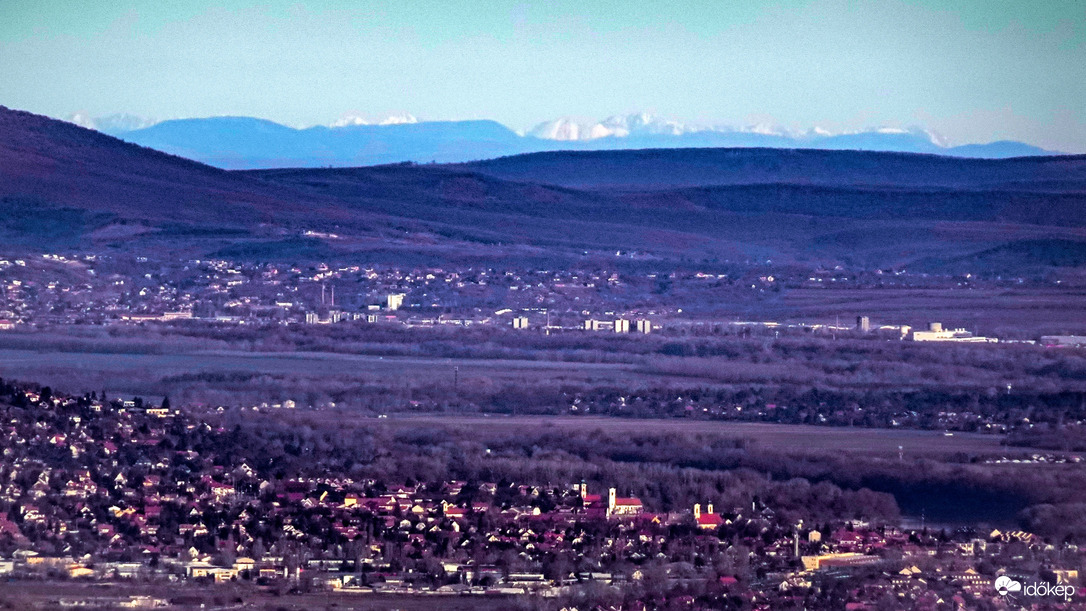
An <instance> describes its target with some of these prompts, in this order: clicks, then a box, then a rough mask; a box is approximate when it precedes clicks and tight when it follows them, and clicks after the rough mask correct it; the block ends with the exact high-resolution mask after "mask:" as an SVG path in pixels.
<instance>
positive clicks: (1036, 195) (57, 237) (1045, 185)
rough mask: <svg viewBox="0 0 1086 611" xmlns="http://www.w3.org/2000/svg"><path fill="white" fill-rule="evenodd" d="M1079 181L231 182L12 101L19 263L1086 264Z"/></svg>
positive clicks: (570, 169) (716, 174)
mask: <svg viewBox="0 0 1086 611" xmlns="http://www.w3.org/2000/svg"><path fill="white" fill-rule="evenodd" d="M362 127H365V126H362ZM269 129H274V128H273V127H269ZM1083 185H1086V158H1083V157H1048V158H1045V157H1038V158H1029V159H1025V158H1023V159H1012V160H1000V161H985V160H962V159H953V158H944V157H936V156H930V155H907V154H896V153H861V152H839V151H817V150H802V151H797V150H774V149H690V150H661V151H611V152H592V153H588V152H579V153H569V152H560V153H538V154H529V155H521V156H515V157H508V158H501V159H495V160H492V161H487V162H477V163H471V164H462V165H425V166H418V165H413V164H401V165H391V166H376V167H361V168H340V169H300V168H295V169H277V170H254V171H224V170H219V169H215V168H212V167H209V166H206V165H202V164H199V163H195V162H192V161H188V160H185V159H182V158H179V157H175V156H171V155H168V154H164V153H161V152H157V151H154V150H150V149H147V148H143V147H140V146H136V145H133V144H129V143H125V142H122V141H120V140H117V139H115V138H112V137H109V136H105V135H103V134H100V133H97V132H94V131H91V130H87V129H83V128H80V127H77V126H74V125H71V124H67V123H63V122H59V121H54V120H51V119H47V118H44V117H40V116H36V115H32V114H29V113H24V112H19V111H12V110H8V109H2V108H0V239H3V240H4V241H5V249H6V252H4V253H3V254H6V255H11V254H14V252H15V251H19V252H23V251H30V252H46V251H57V250H74V251H84V252H85V251H88V250H91V251H99V250H100V251H107V252H108V251H118V250H120V251H128V252H150V253H184V254H186V255H191V254H201V255H206V254H212V255H222V256H231V257H238V258H249V259H265V260H266V259H290V260H306V259H310V260H312V259H322V260H331V259H335V260H356V261H361V260H364V261H387V262H397V263H401V264H405V263H413V262H423V261H426V262H441V261H450V260H456V261H490V262H494V261H503V262H506V263H508V262H512V261H522V262H525V261H531V262H544V261H546V262H559V263H561V262H566V263H568V262H570V261H575V260H582V259H583V258H584V257H585V256H589V257H593V258H598V259H600V260H601V261H608V260H609V261H611V262H615V261H619V262H625V264H631V263H630V262H631V261H636V262H637V264H638V265H656V266H660V267H668V266H672V267H673V266H674V265H676V264H683V265H686V264H690V263H692V262H714V261H715V262H725V261H731V262H755V261H764V260H765V259H773V260H774V261H778V262H783V263H789V262H791V263H799V264H803V265H825V264H838V263H844V264H848V265H859V266H865V267H873V266H878V267H886V266H892V265H910V264H913V263H917V264H919V263H921V262H922V263H923V264H924V265H926V266H930V267H931V268H933V269H934V268H937V267H938V266H939V265H943V264H946V265H952V266H974V267H976V266H983V265H985V261H992V262H998V264H999V265H1000V266H1006V265H1010V266H1011V267H1014V265H1015V261H1016V259H1015V257H1016V256H1018V257H1019V258H1020V260H1021V261H1022V264H1023V265H1027V266H1029V267H1030V268H1031V269H1032V268H1033V267H1035V266H1036V265H1042V266H1051V265H1054V266H1057V267H1058V266H1064V267H1067V266H1070V267H1078V266H1079V264H1078V263H1077V262H1078V261H1080V259H1081V255H1080V253H1081V248H1082V244H1083V243H1086V193H1084V189H1083ZM329 234H335V237H332V236H331V235H329ZM617 251H622V252H626V253H630V252H633V253H635V254H636V255H637V256H636V257H635V258H634V259H630V258H628V257H627V258H622V259H615V258H614V253H615V252H617ZM586 253H587V254H586ZM1065 255H1066V256H1065Z"/></svg>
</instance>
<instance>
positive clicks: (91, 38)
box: [0, 0, 1086, 153]
mask: <svg viewBox="0 0 1086 611" xmlns="http://www.w3.org/2000/svg"><path fill="white" fill-rule="evenodd" d="M262 4H263V3H253V2H246V1H240V0H229V1H222V2H204V1H201V2H191V3H185V4H184V5H181V6H178V5H169V6H166V5H144V4H142V3H139V2H128V3H124V2H119V3H110V4H108V5H96V4H82V5H81V4H70V3H56V2H33V3H32V2H23V1H18V0H17V1H15V2H10V3H8V4H7V6H6V8H5V9H4V10H3V12H4V13H5V14H6V15H5V16H6V17H7V18H6V19H3V20H0V56H2V57H4V58H5V60H4V61H2V62H0V103H3V104H5V105H7V106H11V107H14V108H19V109H24V110H28V111H31V112H37V113H40V114H45V115H49V116H52V117H57V118H65V117H68V116H70V115H71V114H72V113H75V112H80V111H82V112H85V113H87V114H88V115H90V116H96V117H100V116H108V115H112V114H115V113H129V114H132V115H136V116H141V117H149V118H154V119H159V120H164V119H173V118H190V117H206V116H252V117H259V118H265V119H268V120H271V121H275V122H277V123H281V124H284V125H289V126H292V127H301V126H306V125H317V124H328V123H331V122H333V121H335V120H336V119H337V118H339V117H342V116H343V115H345V114H348V113H352V112H355V113H360V114H363V115H370V116H381V115H385V114H389V113H399V112H410V113H412V114H414V115H415V116H417V117H418V118H419V119H420V120H467V119H493V120H495V121H497V122H499V123H501V124H503V125H506V126H508V127H510V128H511V129H513V130H515V131H520V132H524V131H527V130H530V129H531V128H532V127H534V126H535V125H536V124H538V123H540V122H543V121H548V120H552V119H556V118H560V117H566V116H574V117H579V118H585V119H589V120H593V121H596V120H600V119H603V118H605V117H608V116H610V115H614V114H627V113H635V112H649V113H653V114H657V115H661V116H664V117H669V118H671V117H674V118H677V119H679V120H681V121H684V122H689V123H692V124H699V125H730V126H735V127H743V126H752V125H772V126H780V127H782V128H785V129H788V130H792V131H805V130H810V129H813V128H816V127H817V128H821V129H825V130H827V131H830V132H833V133H840V132H855V131H863V130H866V129H871V128H874V127H880V126H888V127H897V128H907V127H911V126H920V127H923V128H925V129H928V130H931V131H932V132H934V133H937V134H940V135H941V136H943V137H944V138H945V139H946V140H947V142H948V143H950V144H965V143H983V142H990V141H995V140H1019V141H1023V142H1028V143H1030V144H1034V145H1036V146H1040V147H1043V148H1046V149H1050V150H1058V151H1064V152H1070V153H1082V152H1086V107H1084V105H1082V104H1081V103H1080V102H1081V99H1082V98H1083V97H1084V94H1086V61H1082V60H1083V59H1086V16H1084V14H1083V13H1084V12H1083V11H1082V10H1081V5H1080V4H1079V3H1077V2H1074V1H1070V2H1046V3H1044V5H1042V6H1033V5H1030V6H1027V7H1021V6H1019V5H1017V4H1015V3H1011V2H966V3H958V4H957V5H955V6H954V7H953V8H945V7H942V6H941V5H940V4H939V3H936V2H930V1H918V2H906V1H903V0H879V1H878V2H873V3H864V4H854V3H850V2H844V1H843V0H812V1H809V2H768V3H752V2H743V3H737V4H735V5H732V6H728V7H727V8H726V10H725V9H722V8H721V7H720V6H719V5H718V4H717V3H710V2H685V3H678V4H675V5H669V6H666V7H655V8H654V9H652V10H651V11H649V10H644V9H641V8H639V7H637V8H626V9H623V10H615V8H614V7H613V6H611V5H608V4H606V3H601V2H592V1H588V2H578V3H572V2H562V3H547V4H540V3H528V2H504V1H502V2H492V3H489V4H487V6H486V7H484V8H480V7H478V6H477V5H474V4H458V3H429V2H420V3H412V4H410V5H400V4H395V3H388V2H366V3H347V2H323V3H316V2H271V3H267V4H266V6H264V5H262ZM44 75H48V78H43V76H44Z"/></svg>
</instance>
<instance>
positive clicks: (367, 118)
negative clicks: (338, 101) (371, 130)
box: [328, 112, 419, 127]
mask: <svg viewBox="0 0 1086 611" xmlns="http://www.w3.org/2000/svg"><path fill="white" fill-rule="evenodd" d="M418 122H419V120H418V119H417V118H416V117H415V115H412V114H410V113H406V112H400V113H392V114H389V115H387V116H384V117H380V118H376V117H374V116H372V115H365V114H362V113H357V112H349V113H347V114H345V115H343V116H342V117H340V118H339V119H336V120H335V121H333V122H332V123H330V124H329V125H328V127H351V126H355V125H407V124H410V123H418Z"/></svg>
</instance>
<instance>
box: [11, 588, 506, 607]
mask: <svg viewBox="0 0 1086 611" xmlns="http://www.w3.org/2000/svg"><path fill="white" fill-rule="evenodd" d="M138 596H146V597H150V598H152V599H159V600H165V601H168V602H169V603H170V604H169V608H170V609H185V610H187V609H253V610H256V611H301V610H303V609H306V610H307V609H321V610H323V609H336V610H343V611H392V610H397V611H428V610H430V609H442V610H448V611H474V610H476V609H480V610H482V611H499V610H506V609H520V608H527V605H526V604H525V602H523V601H521V602H518V601H517V600H514V598H513V597H510V596H497V595H495V596H490V595H488V596H456V595H418V594H373V593H365V594H359V593H350V592H319V593H314V594H279V593H276V592H274V591H272V590H270V589H266V588H257V587H255V586H251V585H248V584H241V585H234V584H222V585H214V586H200V585H196V584H188V585H185V584H168V585H167V584H161V583H150V584H149V583H140V582H132V583H126V582H115V583H109V582H106V583H93V584H92V583H87V582H71V581H63V582H62V581H54V582H45V583H43V582H40V581H33V582H7V583H0V609H19V610H22V609H56V608H63V607H70V606H72V605H71V604H70V601H83V605H84V606H89V607H90V608H93V609H102V610H107V609H108V610H113V609H125V608H129V609H130V608H133V605H132V604H131V600H132V597H138ZM86 601H93V602H94V603H95V604H92V605H86ZM65 603H68V604H65Z"/></svg>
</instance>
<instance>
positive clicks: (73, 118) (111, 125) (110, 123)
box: [64, 110, 158, 135]
mask: <svg viewBox="0 0 1086 611" xmlns="http://www.w3.org/2000/svg"><path fill="white" fill-rule="evenodd" d="M64 120H65V121H67V122H69V123H74V124H76V125H78V126H79V127H85V128H87V129H93V130H96V131H100V132H102V133H104V134H110V135H116V134H121V133H124V132H131V131H135V130H137V129H143V128H145V127H151V126H152V125H155V124H156V123H158V121H155V120H154V119H148V118H146V117H140V116H137V115H130V114H125V113H116V114H112V115H106V116H104V117H92V116H91V115H90V113H88V112H87V111H85V110H81V111H78V112H74V113H72V114H70V115H68V116H67V117H65V118H64Z"/></svg>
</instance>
